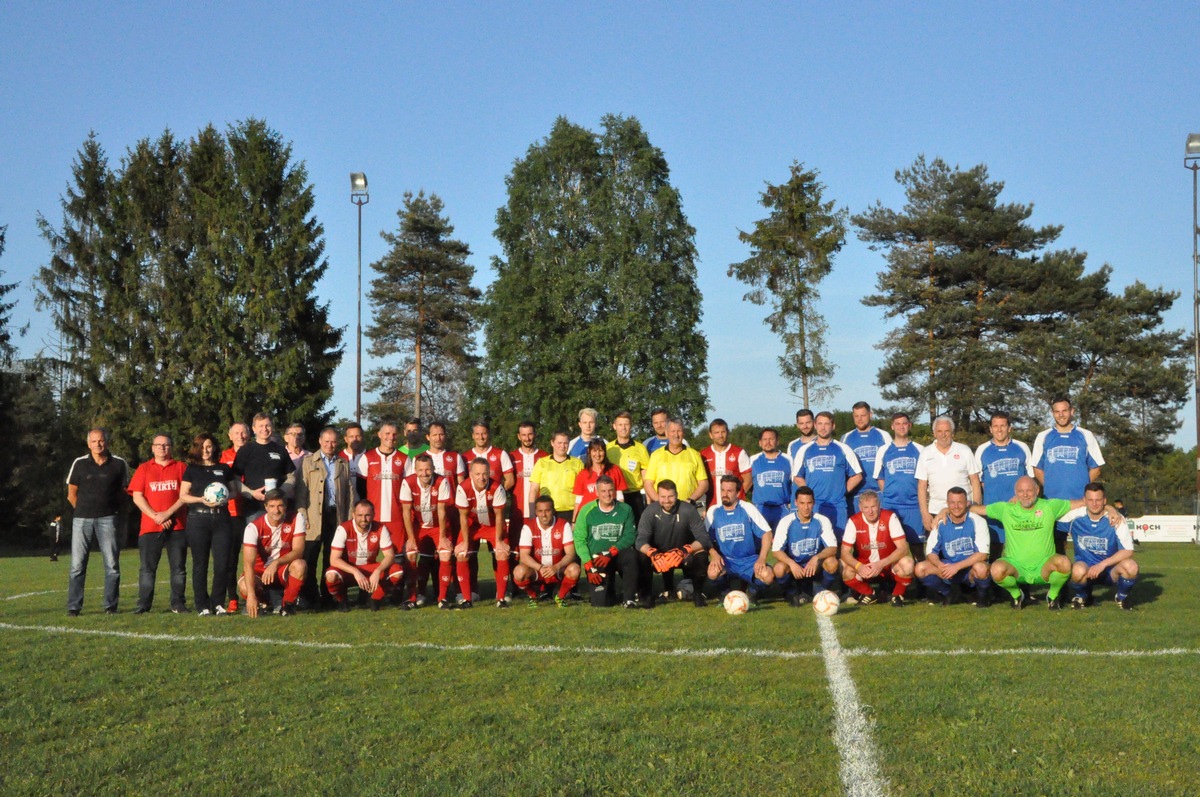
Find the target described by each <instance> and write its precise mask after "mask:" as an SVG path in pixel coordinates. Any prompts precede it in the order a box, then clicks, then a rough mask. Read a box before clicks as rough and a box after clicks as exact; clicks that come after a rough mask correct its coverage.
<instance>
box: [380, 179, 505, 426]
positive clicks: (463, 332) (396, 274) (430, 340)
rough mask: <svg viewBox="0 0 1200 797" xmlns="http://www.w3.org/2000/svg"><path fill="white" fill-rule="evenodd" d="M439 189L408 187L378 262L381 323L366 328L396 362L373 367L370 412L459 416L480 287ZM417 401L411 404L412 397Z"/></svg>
mask: <svg viewBox="0 0 1200 797" xmlns="http://www.w3.org/2000/svg"><path fill="white" fill-rule="evenodd" d="M442 210H443V204H442V200H441V199H440V198H439V197H438V195H437V194H431V195H430V196H428V197H426V196H425V192H424V191H422V192H420V193H418V194H417V195H416V196H414V195H413V194H412V192H406V193H405V194H404V205H403V207H401V208H400V210H398V211H397V212H396V215H397V216H398V217H399V219H400V224H399V227H398V229H397V231H396V232H395V233H387V232H385V233H382V237H383V239H384V240H385V241H387V242H388V245H389V247H390V248H389V250H388V253H387V254H386V255H384V256H383V258H382V259H381V260H379V261H378V262H375V263H372V264H371V268H373V269H374V270H375V271H376V272H377V273H378V274H379V276H377V277H375V278H374V279H373V280H371V290H370V292H369V293H368V298H369V299H370V303H371V307H372V312H373V318H374V323H372V325H371V326H370V327H369V328H368V329H367V337H369V338H370V339H371V341H372V343H371V349H370V353H371V355H372V356H373V357H383V358H388V357H394V358H398V359H397V360H396V361H395V362H393V363H391V364H388V365H384V366H382V367H379V368H375V369H373V370H372V371H371V374H370V378H369V379H368V381H367V384H366V387H367V389H368V390H373V391H378V393H379V401H377V402H375V403H373V404H370V405H368V406H367V414H368V415H370V416H371V417H373V418H375V419H377V420H379V419H383V418H398V417H401V416H402V415H404V414H407V412H406V410H407V407H408V406H411V407H412V414H413V415H415V416H418V417H419V416H421V415H422V413H424V414H425V415H426V416H427V417H430V418H439V419H447V418H456V417H457V416H458V415H459V403H460V400H461V394H462V388H463V383H464V380H465V377H466V375H467V373H468V372H469V369H470V368H471V366H472V364H473V362H474V359H475V358H474V356H473V355H472V348H473V340H472V335H473V332H474V325H475V318H476V317H477V312H478V304H479V299H480V296H481V294H480V291H479V290H478V289H477V288H475V287H473V286H472V285H471V280H472V279H473V278H474V276H475V268H474V266H472V265H471V264H469V263H468V262H467V257H468V256H469V255H470V254H471V250H470V247H468V246H467V244H465V243H463V242H462V241H458V240H455V239H454V238H452V237H451V236H452V235H453V234H454V227H453V226H452V225H451V224H450V220H449V219H448V218H447V217H445V216H443V215H442ZM410 399H411V401H412V404H411V405H409V404H408V403H407V402H408V400H410Z"/></svg>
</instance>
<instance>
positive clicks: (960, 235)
mask: <svg viewBox="0 0 1200 797" xmlns="http://www.w3.org/2000/svg"><path fill="white" fill-rule="evenodd" d="M896 180H897V181H898V182H899V183H900V184H901V185H903V186H904V187H905V194H906V204H905V206H904V209H903V210H902V211H899V212H898V211H895V210H891V209H888V208H884V207H883V206H882V205H880V204H879V203H876V204H875V206H874V207H872V208H870V209H869V210H867V212H865V213H862V214H858V215H856V216H854V217H853V222H854V223H855V224H856V225H857V226H858V227H859V237H860V238H861V239H863V240H864V241H867V242H869V243H870V244H871V248H872V249H883V250H885V252H886V258H887V262H888V268H887V269H886V270H884V271H882V272H880V274H879V277H878V282H877V290H878V292H877V293H875V294H872V295H869V296H867V297H866V298H864V299H863V303H864V304H866V305H867V306H871V307H883V308H884V310H885V312H884V315H885V317H887V318H895V319H899V320H900V326H899V327H897V328H896V329H894V330H893V331H892V332H890V333H889V334H888V335H887V337H886V338H885V339H884V341H883V342H882V343H881V344H880V348H882V349H883V350H884V352H885V354H886V358H885V361H884V365H883V367H882V368H881V369H880V371H879V377H878V381H879V385H880V388H881V390H882V393H883V396H884V398H886V399H890V400H895V401H899V402H901V403H902V404H903V405H904V406H905V407H907V408H910V409H916V408H919V407H924V408H925V409H926V410H927V411H928V413H929V417H930V419H931V420H932V418H933V417H934V416H936V415H939V414H941V413H947V414H949V415H950V416H951V417H952V418H953V419H954V420H955V422H956V424H958V425H959V426H960V427H972V426H973V427H974V428H976V429H977V430H982V429H985V428H986V423H987V420H988V417H989V416H990V414H991V412H992V411H994V410H1001V409H1003V410H1009V411H1012V410H1014V409H1016V410H1017V411H1018V412H1017V414H1018V415H1019V416H1020V415H1021V414H1022V413H1028V412H1030V411H1031V408H1032V407H1033V406H1034V404H1035V403H1036V402H1031V400H1030V399H1031V397H1030V395H1029V394H1028V391H1027V389H1026V386H1025V383H1024V380H1025V377H1026V372H1027V371H1028V370H1029V369H1030V368H1031V367H1036V366H1035V365H1034V366H1031V364H1030V362H1029V361H1028V359H1027V358H1025V357H1024V356H1023V355H1022V354H1021V353H1020V348H1019V347H1017V346H1016V342H1017V341H1018V340H1024V339H1026V338H1027V336H1029V335H1035V336H1036V335H1053V334H1054V333H1055V330H1056V329H1057V327H1058V323H1059V320H1060V318H1061V317H1062V315H1063V314H1064V313H1070V312H1072V311H1073V309H1074V308H1081V307H1088V306H1092V305H1094V304H1096V303H1097V302H1099V301H1101V300H1102V298H1103V297H1104V295H1105V287H1104V286H1105V283H1106V281H1107V278H1106V277H1105V276H1104V275H1102V274H1100V273H1094V274H1089V275H1084V273H1083V270H1084V258H1085V257H1086V255H1084V254H1082V253H1078V252H1075V251H1073V250H1068V251H1043V250H1045V248H1046V247H1047V246H1049V245H1050V244H1052V243H1053V242H1054V241H1055V239H1057V238H1058V236H1059V233H1060V232H1061V231H1062V228H1061V227H1058V226H1049V225H1048V226H1045V227H1041V228H1034V227H1031V226H1030V225H1029V224H1028V219H1029V217H1030V216H1031V215H1032V213H1033V206H1032V205H1018V204H1001V203H999V195H1000V192H1001V191H1002V190H1003V188H1004V184H1003V183H1000V182H994V181H991V180H989V178H988V171H987V167H985V166H982V165H980V166H975V167H974V168H972V169H969V170H967V171H962V170H960V169H958V168H957V167H956V168H953V169H952V168H950V167H949V166H947V165H946V163H945V162H944V161H942V160H941V159H935V160H933V161H932V162H926V160H925V158H924V156H921V157H919V158H917V160H916V162H915V163H914V164H913V165H912V166H911V167H909V168H908V169H904V170H902V171H898V172H897V173H896ZM1024 417H1026V418H1028V417H1029V416H1028V414H1025V416H1024Z"/></svg>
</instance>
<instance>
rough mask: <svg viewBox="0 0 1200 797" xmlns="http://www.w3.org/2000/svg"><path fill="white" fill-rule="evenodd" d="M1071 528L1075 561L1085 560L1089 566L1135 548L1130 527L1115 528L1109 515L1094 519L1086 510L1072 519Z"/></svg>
mask: <svg viewBox="0 0 1200 797" xmlns="http://www.w3.org/2000/svg"><path fill="white" fill-rule="evenodd" d="M1077 511H1083V510H1077ZM1072 514H1074V513H1072ZM1063 520H1066V518H1063ZM1069 529H1070V532H1071V543H1072V544H1073V545H1074V546H1075V561H1077V562H1083V563H1084V564H1086V565H1087V566H1088V567H1092V566H1093V565H1098V564H1100V563H1101V562H1103V561H1104V560H1105V559H1107V558H1108V557H1110V556H1112V555H1113V554H1115V553H1116V552H1117V551H1132V550H1133V537H1132V536H1131V535H1130V534H1129V529H1128V528H1127V527H1126V526H1121V527H1120V528H1113V525H1112V523H1110V522H1109V520H1108V515H1103V516H1101V518H1100V519H1099V520H1092V519H1091V518H1090V517H1088V515H1087V513H1086V512H1084V514H1083V516H1082V517H1077V518H1075V519H1074V520H1072V521H1071V525H1070V527H1069Z"/></svg>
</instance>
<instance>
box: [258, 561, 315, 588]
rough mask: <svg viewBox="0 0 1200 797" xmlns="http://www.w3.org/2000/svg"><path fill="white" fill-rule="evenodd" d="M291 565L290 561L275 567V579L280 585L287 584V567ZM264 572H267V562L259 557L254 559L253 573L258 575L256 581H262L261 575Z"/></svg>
mask: <svg viewBox="0 0 1200 797" xmlns="http://www.w3.org/2000/svg"><path fill="white" fill-rule="evenodd" d="M292 561H293V562H296V561H299V562H303V561H304V560H303V559H293V560H292ZM291 566H292V564H291V562H288V563H287V564H286V565H281V566H280V567H277V568H276V569H275V580H276V581H278V582H279V584H280V585H284V584H287V582H288V568H290V567H291ZM265 572H267V563H266V562H264V561H263V560H262V559H259V560H258V561H256V562H255V563H254V575H255V576H257V577H258V582H259V583H260V584H261V583H262V575H263V573H265Z"/></svg>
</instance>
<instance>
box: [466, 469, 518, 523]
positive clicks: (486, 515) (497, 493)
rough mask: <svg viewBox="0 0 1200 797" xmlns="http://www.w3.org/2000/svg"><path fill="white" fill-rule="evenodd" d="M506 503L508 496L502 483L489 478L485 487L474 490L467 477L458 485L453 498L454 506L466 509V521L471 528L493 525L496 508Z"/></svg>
mask: <svg viewBox="0 0 1200 797" xmlns="http://www.w3.org/2000/svg"><path fill="white" fill-rule="evenodd" d="M507 503H508V496H507V495H506V494H505V492H504V485H502V484H498V483H496V482H495V481H492V480H491V479H489V480H488V484H487V487H486V488H484V489H483V490H476V489H475V485H474V484H472V483H471V480H470V479H467V480H466V481H465V482H463V483H462V484H460V485H458V493H457V495H456V496H455V499H454V505H455V506H457V507H458V508H459V509H465V510H467V522H468V523H469V524H470V525H471V527H472V528H475V527H478V526H492V527H494V526H495V525H496V515H497V510H499V509H500V508H501V507H503V506H505V505H506V504H507Z"/></svg>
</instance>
